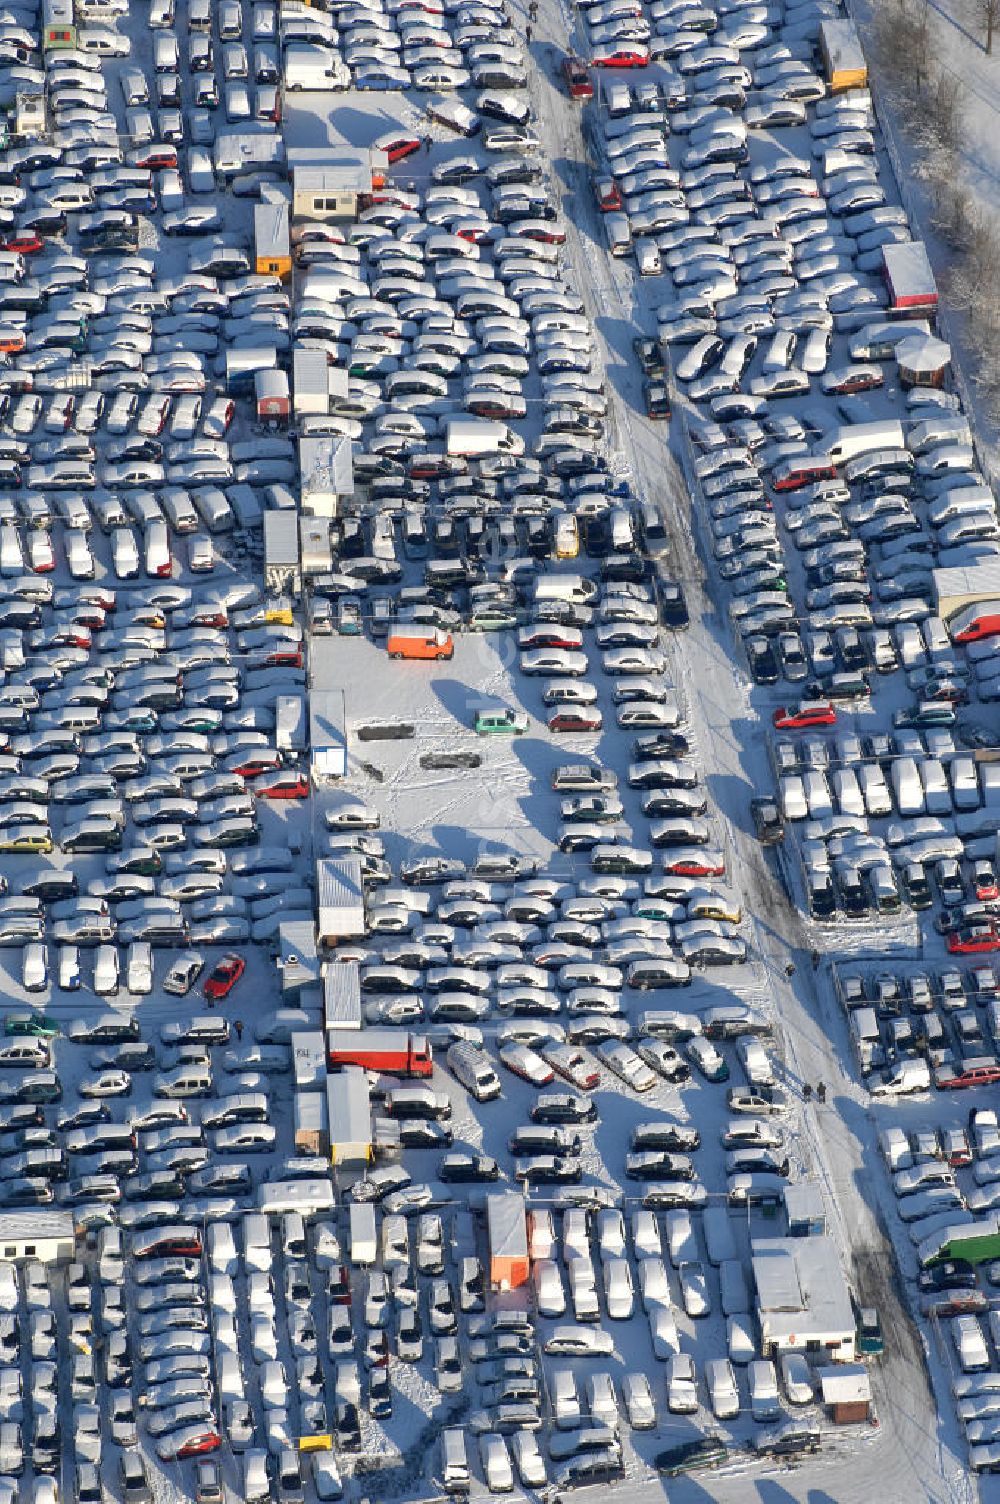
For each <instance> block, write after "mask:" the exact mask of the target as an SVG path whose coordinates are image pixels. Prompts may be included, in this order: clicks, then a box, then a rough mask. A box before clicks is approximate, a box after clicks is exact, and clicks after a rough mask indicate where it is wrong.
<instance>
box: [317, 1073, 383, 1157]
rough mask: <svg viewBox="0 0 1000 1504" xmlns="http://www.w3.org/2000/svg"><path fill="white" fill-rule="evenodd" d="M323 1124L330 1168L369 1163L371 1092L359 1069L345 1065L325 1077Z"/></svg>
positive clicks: (365, 1075)
mask: <svg viewBox="0 0 1000 1504" xmlns="http://www.w3.org/2000/svg"><path fill="white" fill-rule="evenodd" d="M326 1120H327V1126H328V1131H329V1135H330V1163H331V1164H333V1165H340V1166H346V1165H366V1164H368V1163H369V1162H370V1161H371V1158H372V1103H371V1090H370V1088H369V1086H368V1075H367V1072H366V1071H365V1070H363V1069H362V1067H361V1066H360V1065H345V1066H344V1068H343V1070H341V1071H338V1072H337V1073H336V1074H335V1075H332V1076H328V1077H327V1081H326Z"/></svg>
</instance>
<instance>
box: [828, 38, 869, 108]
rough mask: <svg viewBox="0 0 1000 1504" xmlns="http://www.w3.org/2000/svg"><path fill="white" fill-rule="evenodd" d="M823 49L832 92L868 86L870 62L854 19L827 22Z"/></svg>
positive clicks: (838, 92)
mask: <svg viewBox="0 0 1000 1504" xmlns="http://www.w3.org/2000/svg"><path fill="white" fill-rule="evenodd" d="M819 48H820V53H821V55H822V58H823V66H824V68H825V69H826V81H827V83H828V84H829V85H830V93H831V94H840V93H842V92H843V91H844V89H860V88H864V87H866V85H867V83H868V64H867V63H866V62H865V54H864V51H863V50H862V46H861V40H860V38H859V36H858V33H857V29H856V27H855V25H854V22H853V21H847V20H843V21H839V20H838V21H823V22H822V23H821V25H820V28H819Z"/></svg>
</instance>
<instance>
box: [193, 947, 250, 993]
mask: <svg viewBox="0 0 1000 1504" xmlns="http://www.w3.org/2000/svg"><path fill="white" fill-rule="evenodd" d="M246 969H247V963H246V962H245V961H244V959H243V957H242V956H238V955H237V954H236V952H235V951H229V952H228V953H227V954H226V955H224V956H223V957H222V960H221V961H217V962H216V964H215V965H214V966H213V967H212V971H211V974H210V976H209V978H208V981H207V982H206V983H205V985H204V987H203V988H202V990H201V991H202V997H205V998H207V999H208V1001H209V1002H210V1003H217V1002H218V1001H219V1000H220V998H224V997H228V996H229V994H230V993H231V992H232V990H233V988H234V987H235V986H236V983H237V982H238V981H239V979H240V977H241V976H242V975H243V973H244V972H245V971H246Z"/></svg>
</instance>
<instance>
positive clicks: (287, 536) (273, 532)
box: [264, 512, 302, 595]
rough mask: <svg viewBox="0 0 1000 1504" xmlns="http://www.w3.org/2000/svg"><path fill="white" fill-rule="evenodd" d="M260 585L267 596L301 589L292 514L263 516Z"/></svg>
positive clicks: (295, 521) (296, 521)
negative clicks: (262, 554) (261, 576)
mask: <svg viewBox="0 0 1000 1504" xmlns="http://www.w3.org/2000/svg"><path fill="white" fill-rule="evenodd" d="M264 583H265V585H266V587H267V589H268V590H269V591H270V592H271V594H275V593H277V592H278V591H281V590H290V591H291V592H292V594H293V595H298V594H299V592H300V590H301V589H302V566H301V564H300V562H299V519H298V517H297V516H296V514H295V513H294V512H265V513H264Z"/></svg>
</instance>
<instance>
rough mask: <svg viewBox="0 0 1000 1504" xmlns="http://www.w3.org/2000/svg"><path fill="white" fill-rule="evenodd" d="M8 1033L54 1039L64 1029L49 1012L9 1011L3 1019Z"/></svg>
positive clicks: (4, 1028)
mask: <svg viewBox="0 0 1000 1504" xmlns="http://www.w3.org/2000/svg"><path fill="white" fill-rule="evenodd" d="M3 1031H4V1033H5V1034H7V1035H11V1034H13V1035H19V1036H24V1035H28V1036H29V1037H30V1038H33V1039H54V1038H55V1036H56V1035H57V1034H59V1033H61V1032H62V1031H61V1030H60V1028H59V1025H58V1024H57V1023H56V1021H55V1019H54V1018H50V1017H49V1016H48V1014H47V1013H8V1014H7V1016H6V1018H5V1019H4V1021H3Z"/></svg>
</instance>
